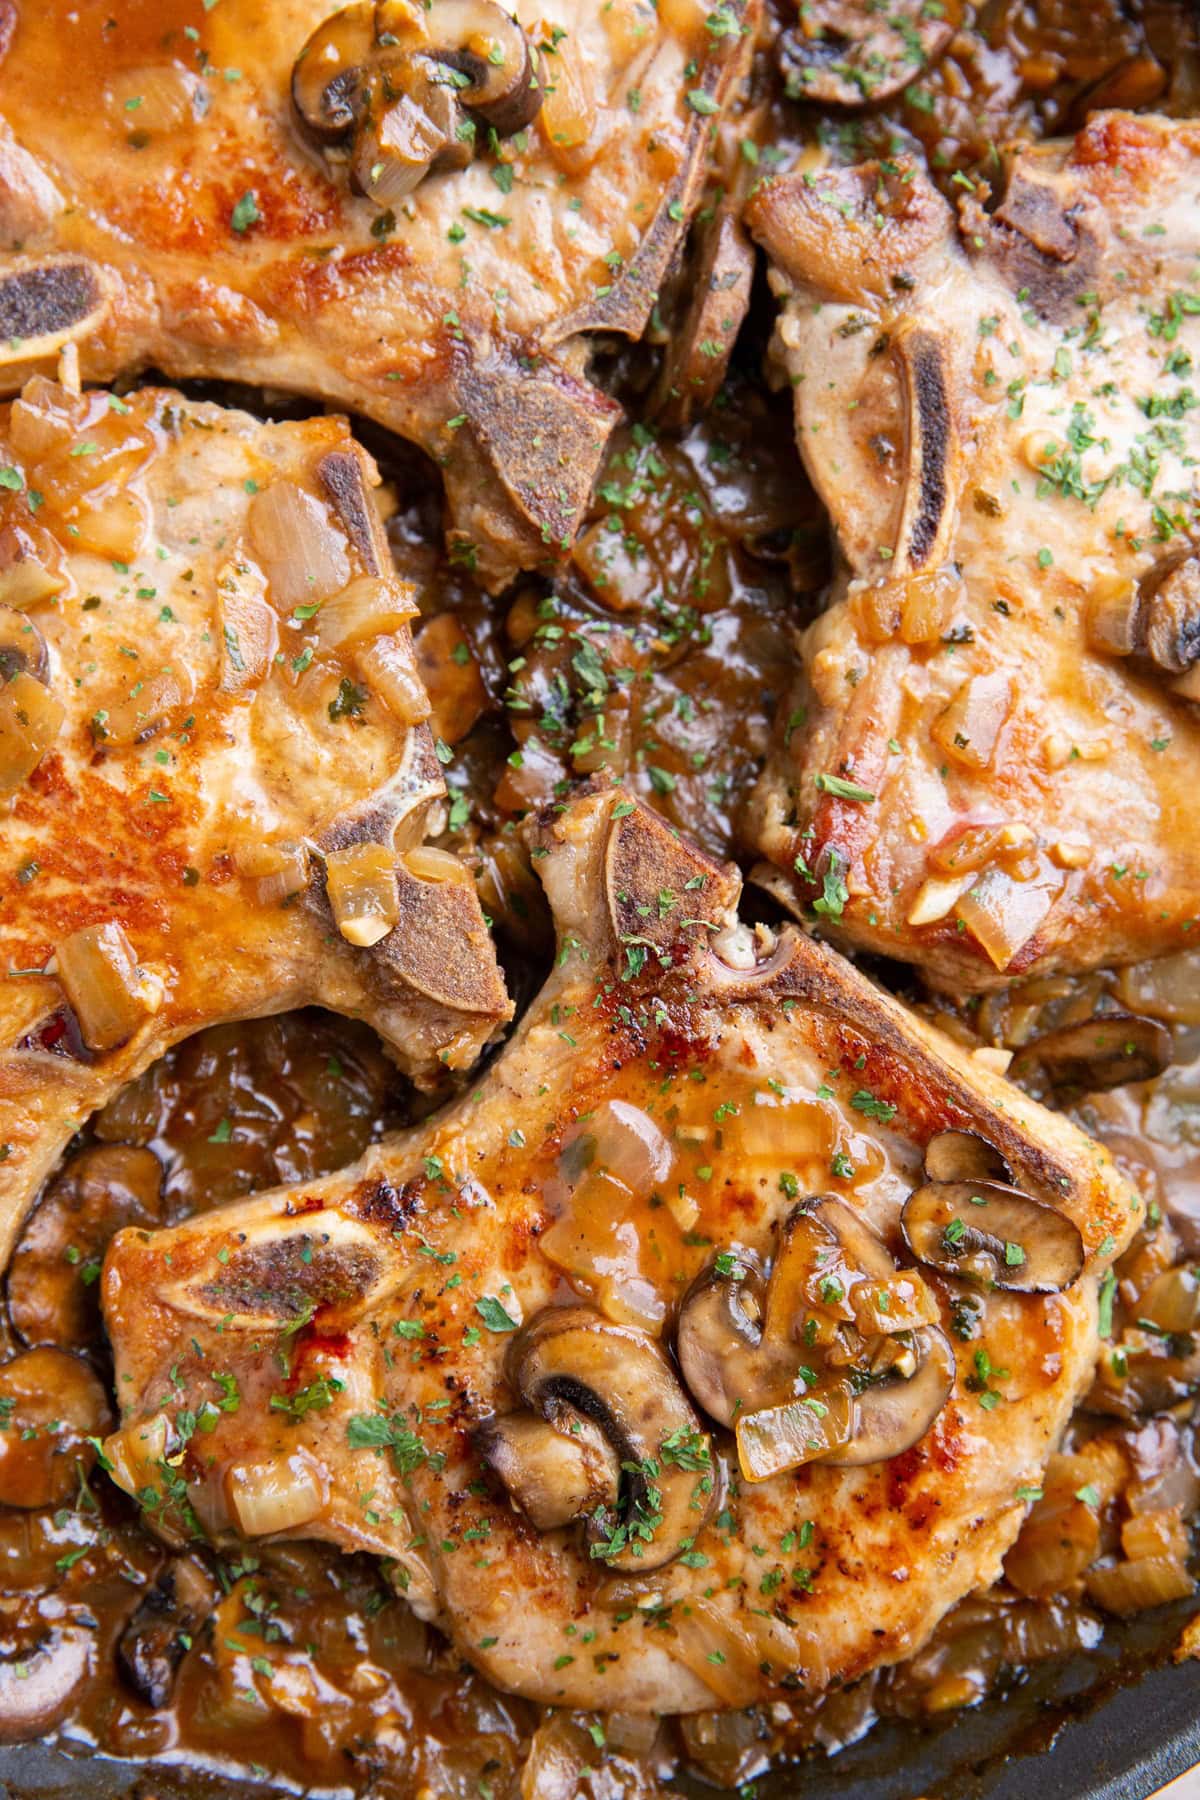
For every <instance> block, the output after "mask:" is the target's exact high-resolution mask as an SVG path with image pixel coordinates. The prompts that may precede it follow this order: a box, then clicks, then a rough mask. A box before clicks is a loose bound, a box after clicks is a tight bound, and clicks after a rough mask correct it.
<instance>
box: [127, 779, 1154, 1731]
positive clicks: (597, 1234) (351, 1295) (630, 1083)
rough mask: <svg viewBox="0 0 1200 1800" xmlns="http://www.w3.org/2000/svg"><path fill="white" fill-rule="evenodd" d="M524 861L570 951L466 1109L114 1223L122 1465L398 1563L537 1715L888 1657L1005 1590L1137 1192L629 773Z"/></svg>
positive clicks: (183, 1519) (182, 1502) (226, 1523)
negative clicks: (743, 906) (752, 903)
mask: <svg viewBox="0 0 1200 1800" xmlns="http://www.w3.org/2000/svg"><path fill="white" fill-rule="evenodd" d="M533 854H534V859H535V863H536V866H537V867H538V869H539V870H540V872H541V875H542V879H543V881H544V884H545V887H546V892H547V895H548V897H549V900H550V903H551V906H552V907H553V909H554V913H555V918H556V921H557V927H558V941H559V954H558V959H557V963H556V967H555V970H554V973H553V974H552V976H551V977H550V979H549V981H548V983H547V985H546V987H545V989H544V991H543V992H542V994H541V996H540V997H539V999H538V1000H537V1001H536V1002H535V1003H534V1004H533V1006H532V1007H531V1009H530V1011H529V1013H528V1014H527V1016H526V1018H525V1019H524V1020H523V1022H522V1024H521V1025H520V1027H519V1029H518V1031H517V1033H516V1035H515V1037H514V1039H513V1040H512V1042H511V1043H510V1045H509V1046H508V1047H507V1048H506V1050H505V1052H504V1053H503V1055H502V1056H501V1057H500V1059H499V1060H498V1061H497V1062H496V1063H495V1064H494V1065H493V1066H492V1067H491V1069H490V1070H489V1071H488V1072H487V1073H486V1075H485V1076H484V1077H483V1079H482V1081H481V1082H480V1084H479V1086H478V1088H477V1090H476V1091H475V1092H474V1093H472V1094H471V1095H470V1096H469V1097H467V1098H465V1099H464V1100H463V1101H462V1102H461V1103H456V1104H455V1105H454V1106H453V1107H452V1108H451V1109H450V1110H449V1111H447V1112H446V1113H444V1114H442V1115H440V1116H439V1117H438V1118H437V1119H436V1120H434V1121H432V1122H431V1123H430V1124H429V1125H428V1126H426V1127H423V1128H420V1129H416V1130H413V1131H410V1132H407V1133H404V1134H402V1135H398V1136H395V1137H393V1138H392V1139H390V1140H387V1141H385V1142H383V1143H382V1144H381V1145H380V1146H378V1147H377V1148H375V1149H373V1150H371V1151H370V1152H369V1153H368V1154H367V1155H366V1156H365V1157H364V1158H363V1159H362V1160H361V1161H360V1162H359V1163H357V1164H356V1165H354V1166H353V1167H351V1168H349V1169H347V1170H345V1171H344V1172H343V1173H341V1174H339V1175H335V1176H331V1177H328V1178H326V1179H323V1180H319V1181H314V1182H311V1183H305V1184H303V1185H301V1186H298V1187H295V1188H291V1189H277V1190H275V1191H274V1192H272V1193H268V1194H263V1195H260V1196H257V1197H256V1198H254V1199H253V1200H249V1201H245V1202H241V1203H235V1204H233V1205H231V1206H229V1207H226V1208H224V1209H222V1210H220V1211H217V1212H210V1213H208V1214H206V1215H205V1216H204V1217H202V1218H197V1219H195V1220H193V1221H191V1222H189V1223H187V1224H184V1225H182V1226H179V1227H178V1228H175V1229H171V1230H165V1231H159V1232H142V1231H134V1230H128V1231H125V1232H123V1233H121V1234H120V1235H119V1236H118V1237H117V1238H116V1239H115V1240H114V1242H113V1245H112V1247H111V1249H110V1251H109V1254H108V1258H107V1261H106V1265H105V1270H104V1275H103V1304H104V1309H105V1316H106V1320H107V1325H108V1331H109V1335H110V1338H111V1340H112V1343H113V1346H114V1350H115V1355H116V1377H117V1379H116V1391H117V1393H118V1395H119V1397H120V1400H121V1404H122V1408H123V1417H124V1424H123V1428H122V1430H121V1431H120V1432H118V1433H117V1434H115V1436H114V1437H113V1438H112V1439H111V1440H109V1442H108V1443H107V1444H106V1455H107V1457H108V1459H109V1461H110V1463H111V1464H112V1467H113V1470H114V1473H115V1477H116V1479H117V1480H118V1481H119V1482H120V1483H121V1484H122V1485H123V1486H125V1487H126V1488H128V1489H129V1491H130V1492H132V1493H135V1494H137V1495H139V1496H140V1498H141V1499H142V1501H143V1504H144V1505H145V1507H146V1508H147V1513H148V1516H149V1517H151V1518H152V1519H153V1521H154V1523H155V1524H156V1526H157V1527H158V1528H159V1529H161V1530H163V1531H164V1532H165V1533H166V1534H167V1535H168V1536H169V1537H173V1538H175V1539H177V1540H178V1539H186V1538H188V1537H189V1536H193V1535H195V1536H205V1535H207V1536H210V1537H212V1538H215V1539H217V1540H219V1541H220V1540H228V1539H229V1538H231V1537H232V1536H234V1535H236V1534H239V1533H240V1534H241V1535H243V1536H249V1537H254V1536H258V1535H266V1536H283V1537H286V1536H299V1537H318V1538H325V1539H327V1540H329V1541H331V1542H333V1543H336V1544H338V1545H340V1546H342V1547H343V1548H344V1549H346V1550H368V1551H373V1552H375V1553H376V1554H378V1555H380V1556H383V1557H386V1558H389V1559H391V1560H392V1561H393V1562H394V1565H395V1570H396V1578H397V1580H398V1582H399V1584H400V1586H401V1587H402V1588H403V1589H404V1590H405V1591H406V1592H407V1593H408V1595H409V1598H410V1600H411V1602H412V1604H413V1605H414V1606H415V1607H416V1608H417V1609H418V1611H419V1612H420V1613H421V1614H422V1615H423V1616H426V1617H429V1618H434V1619H437V1620H438V1621H439V1623H440V1624H441V1625H443V1626H444V1627H445V1629H446V1630H447V1631H448V1632H449V1633H450V1634H451V1635H452V1637H453V1639H454V1642H455V1644H456V1645H457V1646H458V1648H459V1649H460V1650H461V1652H462V1654H463V1655H464V1656H466V1657H467V1658H469V1659H470V1660H471V1661H472V1662H474V1663H475V1664H476V1665H477V1666H478V1667H479V1668H480V1669H482V1670H484V1671H485V1672H486V1673H487V1674H488V1676H489V1677H490V1678H491V1679H492V1680H494V1681H495V1682H497V1683H498V1684H499V1685H500V1686H502V1687H503V1688H505V1689H509V1690H512V1691H515V1692H518V1693H522V1694H527V1695H530V1696H533V1697H536V1698H537V1699H540V1700H542V1701H547V1702H549V1703H551V1704H554V1705H565V1706H587V1707H601V1708H615V1709H619V1710H623V1711H624V1710H647V1711H654V1712H667V1711H679V1710H682V1711H688V1710H695V1709H703V1708H709V1707H713V1706H745V1705H747V1704H748V1703H750V1702H751V1701H754V1700H756V1699H760V1698H763V1697H765V1696H769V1695H770V1694H772V1693H775V1692H778V1691H779V1689H780V1688H782V1687H791V1686H795V1685H798V1684H802V1685H806V1686H813V1687H818V1686H820V1685H822V1684H824V1683H825V1682H828V1681H831V1680H835V1679H836V1680H841V1679H850V1678H853V1677H854V1676H856V1675H859V1674H861V1673H863V1672H864V1671H865V1670H868V1669H870V1668H872V1667H874V1666H875V1665H877V1664H881V1663H888V1662H892V1661H895V1660H897V1659H899V1658H902V1657H904V1656H905V1655H907V1654H909V1653H910V1652H911V1651H912V1650H913V1649H914V1648H915V1647H916V1646H917V1645H919V1644H920V1643H921V1641H922V1640H923V1639H924V1637H925V1636H926V1634H927V1633H928V1632H929V1631H930V1630H931V1629H932V1627H933V1625H934V1624H935V1622H936V1621H937V1620H938V1619H939V1618H940V1617H941V1615H942V1614H943V1613H944V1612H945V1611H946V1610H947V1608H948V1607H950V1606H951V1605H952V1604H953V1603H954V1602H955V1601H956V1600H957V1599H959V1598H960V1597H961V1596H962V1595H963V1594H965V1593H967V1592H969V1591H971V1590H972V1589H975V1588H978V1587H983V1586H986V1585H987V1584H988V1583H989V1582H991V1581H992V1580H994V1579H995V1578H996V1576H997V1575H998V1573H999V1569H1000V1559H1001V1556H1002V1555H1003V1553H1004V1551H1005V1550H1006V1549H1007V1547H1008V1546H1009V1545H1010V1544H1011V1542H1012V1540H1013V1538H1014V1536H1015V1534H1016V1532H1017V1529H1018V1527H1019V1525H1020V1522H1021V1519H1022V1517H1023V1515H1024V1512H1025V1507H1026V1502H1027V1501H1028V1499H1029V1498H1030V1497H1031V1495H1032V1494H1033V1493H1034V1492H1035V1487H1034V1486H1033V1485H1031V1484H1036V1483H1037V1481H1038V1477H1039V1472H1040V1470H1041V1469H1042V1467H1043V1465H1044V1462H1045V1459H1046V1457H1047V1455H1048V1453H1049V1452H1050V1450H1051V1449H1052V1448H1053V1446H1054V1445H1055V1443H1056V1441H1057V1439H1058V1436H1059V1433H1060V1432H1061V1430H1062V1428H1063V1426H1064V1424H1065V1422H1066V1420H1067V1418H1068V1416H1069V1414H1070V1411H1071V1408H1072V1405H1073V1404H1074V1402H1075V1400H1076V1399H1077V1397H1078V1395H1079V1393H1080V1391H1081V1389H1082V1388H1084V1387H1085V1386H1086V1385H1087V1382H1088V1380H1089V1379H1090V1375H1091V1371H1092V1367H1093V1364H1094V1361H1095V1356H1096V1350H1097V1344H1098V1338H1097V1306H1096V1295H1097V1282H1098V1279H1099V1277H1100V1275H1101V1272H1102V1271H1103V1270H1104V1269H1105V1267H1106V1265H1107V1264H1108V1263H1109V1261H1110V1259H1111V1258H1112V1257H1113V1256H1114V1255H1115V1254H1117V1253H1119V1252H1120V1250H1121V1248H1122V1247H1123V1246H1124V1245H1125V1244H1126V1243H1127V1241H1128V1239H1129V1237H1130V1234H1131V1232H1132V1230H1133V1228H1134V1225H1135V1223H1136V1218H1137V1213H1138V1206H1139V1203H1138V1201H1137V1199H1136V1198H1135V1196H1134V1195H1133V1194H1132V1192H1131V1191H1130V1190H1129V1189H1127V1188H1126V1186H1125V1185H1124V1183H1123V1182H1122V1181H1121V1179H1120V1178H1119V1177H1118V1175H1117V1174H1116V1172H1115V1170H1114V1167H1113V1165H1112V1163H1111V1162H1110V1161H1109V1159H1108V1157H1107V1155H1106V1153H1105V1152H1104V1151H1102V1150H1101V1149H1099V1148H1098V1147H1097V1146H1096V1145H1094V1144H1092V1143H1091V1142H1089V1141H1088V1140H1087V1139H1086V1138H1085V1137H1083V1136H1082V1135H1081V1134H1080V1133H1079V1132H1078V1131H1077V1130H1076V1129H1075V1128H1074V1127H1072V1126H1071V1125H1069V1124H1068V1123H1067V1122H1066V1121H1065V1120H1064V1119H1063V1118H1061V1117H1059V1116H1055V1115H1052V1114H1050V1113H1047V1112H1045V1111H1043V1110H1042V1109H1041V1108H1040V1107H1038V1106H1037V1105H1036V1104H1035V1103H1034V1102H1032V1101H1030V1100H1029V1099H1027V1098H1026V1097H1025V1096H1024V1095H1022V1094H1021V1093H1019V1092H1018V1091H1016V1090H1014V1089H1012V1088H1010V1087H1009V1086H1008V1085H1007V1084H1006V1083H1005V1082H1003V1081H1001V1080H1000V1079H999V1078H997V1077H996V1076H994V1075H993V1074H991V1073H990V1072H989V1070H988V1068H987V1067H986V1066H985V1065H984V1064H983V1063H981V1062H980V1060H979V1059H978V1058H974V1059H973V1058H971V1057H969V1056H967V1055H965V1054H964V1053H963V1052H962V1051H961V1050H960V1049H958V1048H957V1047H956V1046H954V1045H953V1044H951V1043H950V1042H949V1041H948V1040H946V1039H945V1038H943V1037H942V1036H940V1035H939V1034H938V1033H936V1032H935V1031H933V1030H932V1029H931V1028H929V1027H928V1026H926V1025H925V1024H923V1023H922V1022H921V1021H920V1020H918V1019H916V1018H914V1017H912V1016H911V1015H909V1014H908V1013H906V1012H905V1010H904V1009H903V1008H902V1007H901V1006H899V1005H898V1004H897V1003H896V1002H895V1001H894V1000H892V999H890V998H889V997H887V996H886V995H884V994H882V993H880V992H879V991H877V990H876V989H875V988H873V987H872V986H871V985H870V984H869V983H868V982H867V981H866V980H865V979H864V978H863V977H862V976H860V975H859V974H858V973H856V972H855V970H854V969H852V968H851V967H850V966H849V965H848V964H846V963H845V962H843V961H842V960H841V958H840V957H838V956H837V955H836V954H835V953H834V952H832V951H830V950H828V949H826V948H824V947H823V946H821V945H820V944H818V943H816V942H814V941H813V940H812V939H811V938H809V937H806V936H804V935H803V934H801V933H799V932H797V931H796V930H795V929H794V928H793V927H791V926H788V927H786V928H785V929H784V930H783V931H782V932H781V933H780V935H779V936H778V938H777V939H773V938H772V937H771V936H770V935H769V934H766V933H764V932H762V931H759V932H757V933H750V932H749V931H747V930H746V929H745V928H743V927H740V926H738V925H737V924H736V915H735V908H736V904H737V900H738V895H739V889H740V882H739V880H738V878H737V876H736V874H735V872H734V871H733V870H732V869H731V868H729V867H727V866H722V865H721V864H718V863H715V862H712V861H711V860H709V859H708V858H707V857H705V856H704V855H703V854H701V853H700V852H699V851H697V850H696V849H694V848H693V847H691V846H690V845H689V844H688V843H687V842H686V841H684V840H682V839H680V838H679V837H678V836H677V835H676V834H675V833H674V832H673V831H671V830H670V828H668V827H667V826H666V825H665V824H664V823H663V822H662V821H661V820H660V819H659V818H657V817H656V815H654V814H653V813H651V812H649V811H647V810H645V809H643V808H641V807H640V806H636V805H634V804H633V803H632V802H630V801H628V800H626V799H624V798H623V797H622V796H621V795H620V794H619V792H612V791H609V792H603V793H594V794H592V795H589V796H585V797H582V798H580V799H579V800H577V801H575V802H573V803H572V804H571V805H569V806H566V807H563V808H555V809H551V810H550V811H549V812H548V813H547V814H546V815H545V816H544V818H543V820H542V822H541V825H540V828H539V829H538V831H537V833H536V837H535V839H534V844H533ZM923 1161H924V1165H925V1167H924V1173H922V1162H923ZM910 1196H912V1198H911V1199H910ZM902 1208H903V1214H904V1216H903V1220H902V1218H901V1212H902ZM908 1242H911V1244H912V1246H913V1250H912V1251H911V1252H910V1251H909V1250H908V1249H906V1243H908ZM989 1245H990V1248H988V1246H989ZM918 1258H919V1259H920V1260H917V1259H918ZM768 1265H770V1268H771V1273H770V1277H769V1279H768V1276H767V1269H768ZM1110 1279H1111V1278H1110ZM731 1424H732V1426H733V1427H734V1429H735V1431H736V1449H735V1439H734V1435H733V1433H732V1432H731V1431H730V1430H728V1429H726V1427H728V1426H729V1425H731ZM816 1458H821V1459H823V1460H814V1459H816ZM739 1466H740V1473H739Z"/></svg>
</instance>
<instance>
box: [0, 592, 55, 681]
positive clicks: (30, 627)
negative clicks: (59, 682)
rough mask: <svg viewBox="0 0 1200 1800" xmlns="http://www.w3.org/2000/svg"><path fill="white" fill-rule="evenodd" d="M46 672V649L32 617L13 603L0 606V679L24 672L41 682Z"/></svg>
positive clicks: (48, 669)
mask: <svg viewBox="0 0 1200 1800" xmlns="http://www.w3.org/2000/svg"><path fill="white" fill-rule="evenodd" d="M49 673H50V652H49V651H48V650H47V648H46V640H45V638H44V637H43V636H42V634H41V632H40V631H39V630H38V628H37V626H36V625H35V624H34V622H33V620H32V619H29V618H26V616H25V614H24V613H21V612H18V611H17V609H16V608H15V607H14V606H0V682H8V681H11V680H12V679H13V676H14V675H22V674H24V675H32V676H33V678H34V680H35V681H40V682H43V683H44V682H45V681H46V679H47V677H48V675H49Z"/></svg>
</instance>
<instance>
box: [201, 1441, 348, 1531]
mask: <svg viewBox="0 0 1200 1800" xmlns="http://www.w3.org/2000/svg"><path fill="white" fill-rule="evenodd" d="M225 1492H226V1497H227V1499H228V1501H229V1510H230V1512H231V1513H232V1514H233V1517H234V1519H235V1520H236V1521H237V1525H238V1529H239V1530H240V1531H241V1532H243V1533H244V1534H245V1536H246V1537H268V1536H270V1534H271V1533H272V1532H276V1531H294V1530H295V1529H296V1527H297V1526H299V1525H307V1524H309V1523H310V1522H311V1521H312V1520H313V1519H315V1518H316V1517H317V1515H318V1514H319V1513H320V1512H321V1510H322V1508H323V1507H324V1505H325V1501H326V1498H327V1496H328V1483H327V1481H326V1479H325V1476H324V1474H323V1473H322V1471H321V1470H320V1469H319V1468H318V1466H317V1464H316V1463H315V1462H314V1461H313V1459H312V1457H310V1456H308V1455H307V1454H306V1453H305V1452H304V1451H302V1450H297V1451H294V1452H293V1453H292V1455H290V1456H288V1457H279V1458H276V1459H273V1460H272V1461H270V1462H256V1463H234V1464H233V1465H232V1466H231V1467H230V1468H229V1469H227V1470H226V1473H225Z"/></svg>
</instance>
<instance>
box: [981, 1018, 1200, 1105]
mask: <svg viewBox="0 0 1200 1800" xmlns="http://www.w3.org/2000/svg"><path fill="white" fill-rule="evenodd" d="M1171 1054H1172V1040H1171V1033H1170V1031H1169V1030H1168V1029H1167V1027H1166V1026H1165V1025H1164V1024H1162V1023H1161V1022H1160V1021H1159V1020H1158V1019H1143V1018H1139V1017H1138V1015H1137V1014H1136V1013H1124V1012H1111V1013H1097V1015H1096V1016H1095V1018H1092V1019H1086V1020H1085V1021H1084V1022H1083V1024H1081V1025H1060V1026H1059V1027H1058V1029H1057V1030H1055V1031H1047V1032H1044V1033H1043V1034H1042V1036H1041V1037H1037V1038H1034V1039H1033V1041H1032V1042H1031V1043H1028V1044H1026V1045H1025V1046H1024V1047H1023V1048H1022V1049H1021V1050H1020V1051H1018V1053H1017V1055H1016V1056H1015V1057H1014V1058H1013V1062H1012V1065H1011V1067H1010V1069H1009V1074H1010V1076H1011V1077H1012V1079H1013V1080H1014V1081H1021V1082H1025V1081H1028V1080H1029V1079H1030V1078H1033V1079H1035V1080H1036V1078H1037V1075H1038V1074H1039V1073H1040V1074H1041V1075H1043V1076H1044V1077H1045V1079H1046V1081H1047V1082H1048V1084H1049V1085H1050V1086H1051V1087H1052V1088H1055V1089H1061V1088H1082V1089H1083V1090H1084V1091H1085V1092H1086V1093H1097V1092H1101V1091H1103V1090H1105V1089H1108V1088H1115V1087H1123V1086H1124V1085H1125V1083H1126V1082H1130V1081H1150V1080H1152V1079H1153V1077H1154V1076H1155V1075H1161V1074H1162V1072H1163V1070H1164V1069H1166V1068H1168V1067H1169V1066H1170V1062H1171Z"/></svg>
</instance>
